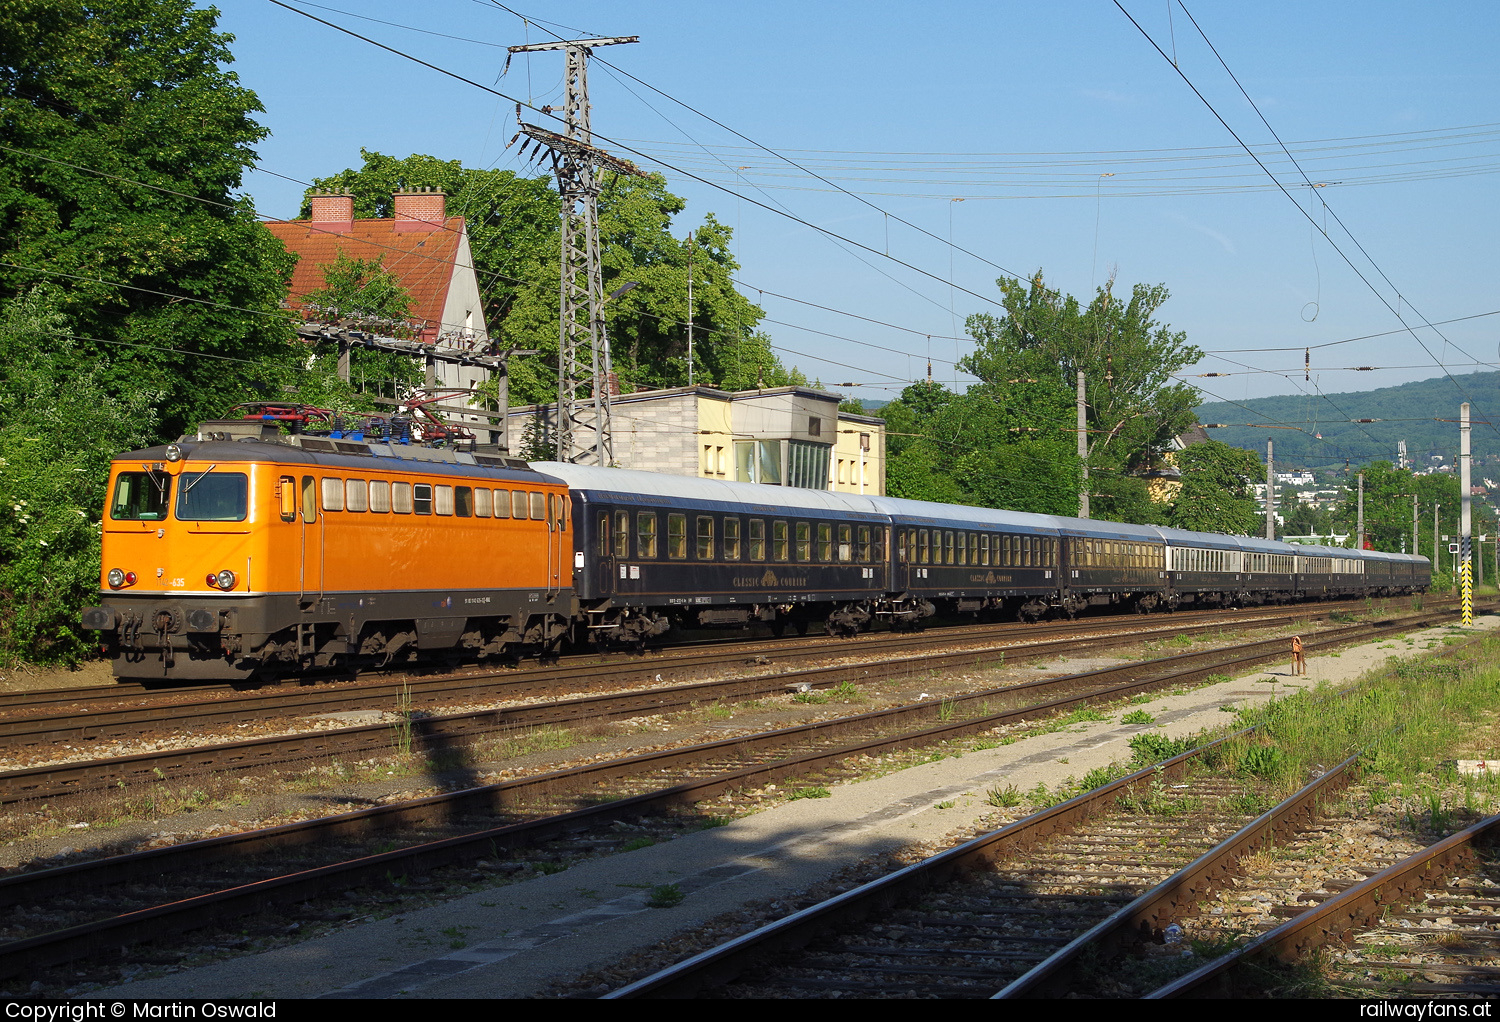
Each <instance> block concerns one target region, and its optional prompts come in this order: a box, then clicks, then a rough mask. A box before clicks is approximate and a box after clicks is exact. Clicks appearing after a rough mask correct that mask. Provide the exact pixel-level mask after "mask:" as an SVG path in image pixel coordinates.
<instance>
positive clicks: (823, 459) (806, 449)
mask: <svg viewBox="0 0 1500 1022" xmlns="http://www.w3.org/2000/svg"><path fill="white" fill-rule="evenodd" d="M830 451H831V448H830V447H829V445H828V444H810V443H808V442H806V441H805V440H788V441H787V479H786V481H787V485H788V486H802V487H805V488H807V489H809V490H826V489H828V469H829V464H828V462H829V457H828V456H829V452H830Z"/></svg>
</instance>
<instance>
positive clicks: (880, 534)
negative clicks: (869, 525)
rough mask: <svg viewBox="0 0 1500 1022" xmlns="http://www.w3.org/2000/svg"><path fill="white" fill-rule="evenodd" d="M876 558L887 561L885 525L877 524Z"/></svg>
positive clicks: (878, 560) (877, 560)
mask: <svg viewBox="0 0 1500 1022" xmlns="http://www.w3.org/2000/svg"><path fill="white" fill-rule="evenodd" d="M875 560H876V562H878V563H882V564H883V563H885V526H884V525H877V526H875Z"/></svg>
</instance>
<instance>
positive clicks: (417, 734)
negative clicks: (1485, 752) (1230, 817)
mask: <svg viewBox="0 0 1500 1022" xmlns="http://www.w3.org/2000/svg"><path fill="white" fill-rule="evenodd" d="M1451 613H1452V612H1450V611H1424V612H1422V613H1421V614H1420V615H1418V616H1416V617H1415V618H1410V619H1399V620H1398V621H1397V622H1396V623H1388V624H1386V625H1384V626H1377V625H1373V624H1368V625H1367V624H1352V625H1347V626H1344V627H1342V628H1338V629H1334V630H1332V631H1330V632H1325V633H1323V636H1322V637H1321V638H1320V639H1319V640H1317V641H1314V642H1308V643H1304V646H1305V647H1306V648H1309V649H1317V648H1323V647H1326V646H1329V645H1337V644H1340V643H1343V642H1348V641H1351V640H1352V639H1353V638H1355V637H1356V635H1355V633H1359V635H1366V634H1368V635H1370V636H1376V635H1382V634H1386V633H1388V632H1391V631H1404V630H1408V629H1410V628H1413V627H1421V626H1422V625H1423V624H1424V623H1431V622H1432V621H1435V620H1441V619H1442V618H1444V617H1448V616H1451ZM1212 627H1216V626H1211V625H1204V626H1200V628H1212ZM1176 631H1179V632H1180V631H1186V630H1184V629H1176ZM1118 639H1119V637H1118V636H1106V637H1104V639H1103V641H1105V642H1106V643H1109V642H1115V641H1118ZM1126 641H1132V640H1129V639H1127V640H1126ZM1284 641H1285V640H1282V639H1267V640H1262V641H1260V642H1254V643H1247V644H1243V645H1242V646H1240V647H1231V648H1230V649H1228V650H1203V651H1199V652H1193V653H1184V654H1180V655H1178V656H1176V657H1168V658H1164V659H1162V660H1154V661H1144V662H1142V663H1139V664H1130V665H1126V666H1122V667H1117V668H1106V669H1103V670H1101V671H1090V672H1084V673H1083V674H1079V675H1068V676H1064V677H1061V678H1052V679H1042V680H1039V681H1034V682H1026V683H1023V684H1020V685H1014V686H1007V687H1005V688H1001V689H991V690H987V691H984V692H980V693H971V694H969V695H966V696H960V697H956V698H955V699H954V700H949V701H950V702H956V703H959V704H962V703H966V702H976V701H980V700H994V699H997V698H1002V697H1005V696H1010V695H1014V694H1015V693H1018V692H1023V691H1026V690H1028V689H1033V688H1038V687H1041V686H1045V687H1048V688H1055V687H1062V686H1065V685H1067V684H1076V683H1078V681H1079V680H1080V679H1098V680H1103V679H1104V678H1107V677H1108V676H1110V675H1117V676H1120V677H1127V678H1130V677H1134V676H1135V675H1136V674H1137V673H1139V672H1141V671H1143V670H1147V669H1149V668H1150V667H1151V666H1152V665H1162V664H1174V663H1175V664H1181V663H1185V662H1187V661H1191V660H1197V659H1209V660H1211V661H1212V662H1213V666H1211V667H1208V668H1204V669H1203V670H1201V671H1198V672H1192V673H1194V674H1196V675H1197V676H1200V677H1201V676H1203V675H1206V674H1208V673H1212V671H1213V670H1214V669H1215V668H1217V669H1224V668H1229V667H1237V666H1248V665H1250V664H1253V663H1257V662H1261V661H1264V660H1266V659H1268V658H1270V657H1273V656H1277V655H1280V653H1281V651H1282V644H1283V643H1284ZM1051 645H1052V646H1056V645H1057V644H1056V643H1054V644H1051ZM1062 645H1063V646H1066V647H1068V648H1071V649H1076V648H1077V644H1076V643H1075V642H1064V643H1062ZM1236 649H1239V650H1259V652H1255V653H1251V654H1247V655H1241V656H1226V654H1227V653H1230V652H1233V651H1234V650H1236ZM1015 655H1016V649H1015V647H1009V648H1008V649H1007V648H1004V647H1001V648H991V649H987V650H978V651H975V650H964V651H960V652H955V653H949V654H941V655H931V654H929V655H925V656H913V657H903V658H898V659H894V660H887V661H883V662H881V663H878V664H868V665H864V666H851V665H833V666H829V667H818V668H808V669H806V670H803V671H793V672H786V673H782V674H775V675H769V676H764V677H760V678H749V679H737V680H733V681H728V682H708V683H702V684H699V685H693V686H683V687H680V688H677V689H664V690H650V691H646V692H640V693H629V694H611V695H605V696H586V697H581V698H579V699H576V700H567V701H563V702H556V703H546V704H529V705H523V706H516V707H501V708H497V709H486V710H478V711H470V712H466V713H457V714H446V715H439V716H432V717H425V718H420V719H416V720H413V721H411V738H412V743H413V747H414V748H416V747H420V748H425V749H433V750H436V749H444V748H452V747H454V746H455V745H462V744H465V743H467V742H469V741H472V740H474V739H476V738H480V737H482V736H484V735H489V734H493V733H495V732H497V731H504V730H510V729H515V728H522V727H537V726H545V725H551V724H558V723H566V722H571V721H576V720H579V719H605V718H609V717H616V718H618V717H631V716H639V715H642V714H646V713H662V712H668V711H670V710H672V709H679V708H682V707H685V706H690V705H692V704H694V703H699V704H701V703H703V702H712V701H714V700H715V699H717V698H734V696H733V695H732V694H730V695H724V694H722V693H733V692H734V691H736V690H738V691H748V690H755V689H754V686H762V687H761V688H760V689H759V691H762V692H763V691H767V690H781V689H784V688H785V687H786V686H789V685H799V684H806V685H809V686H814V685H819V686H824V687H826V686H828V685H837V684H839V683H840V682H841V681H844V680H849V679H851V677H852V676H853V675H854V674H855V673H856V672H858V673H859V675H860V676H861V677H862V678H865V679H871V678H877V677H880V676H881V672H884V674H885V675H887V676H889V675H892V674H899V673H901V672H902V671H907V670H910V669H911V668H913V667H920V668H921V669H922V670H931V669H934V668H939V667H947V666H975V667H977V666H980V665H981V664H982V663H983V662H984V661H985V658H986V657H994V656H999V657H1002V658H1004V657H1007V656H1010V657H1014V656H1015ZM1039 655H1046V653H1042V654H1039ZM1184 680H1186V679H1184ZM1129 690H1131V686H1130V685H1128V684H1127V685H1124V686H1115V687H1114V688H1112V689H1110V690H1109V691H1114V692H1119V693H1120V694H1124V693H1125V692H1126V691H1129ZM715 693H721V694H715ZM1101 695H1102V693H1101ZM1098 697H1099V696H1097V695H1096V696H1093V698H1098ZM1054 702H1055V700H1054ZM1049 705H1050V704H1049ZM897 709H898V710H899V708H897ZM883 712H892V711H883ZM866 716H868V715H862V716H859V717H853V718H848V719H849V720H854V721H859V720H862V719H864V717H866ZM391 727H392V725H391V724H388V723H379V724H367V725H358V726H354V727H345V728H332V729H327V730H322V731H312V732H305V733H300V734H295V735H284V736H275V737H268V738H258V739H249V740H246V741H240V742H225V743H220V744H216V745H204V746H198V747H194V748H190V749H176V750H165V751H160V752H148V753H139V754H135V755H128V756H119V757H111V758H107V759H95V760H85V761H77V762H71V763H58V764H48V765H43V766H38V767H31V768H25V769H19V770H10V771H4V772H0V804H7V803H14V802H20V801H25V800H35V799H56V798H59V797H66V796H68V795H72V794H76V793H79V792H84V791H98V790H101V789H104V788H111V787H128V786H129V785H131V784H141V783H146V784H155V783H161V782H164V781H167V780H169V779H181V778H185V777H188V776H192V775H195V774H198V773H204V772H210V771H212V772H217V773H223V772H226V771H231V770H233V771H245V770H269V769H274V768H276V767H280V766H283V765H286V764H288V763H292V762H298V761H307V760H312V759H327V758H333V757H336V756H351V755H368V754H370V753H372V752H379V751H382V750H385V749H388V748H389V747H390V745H391V741H392V731H391Z"/></svg>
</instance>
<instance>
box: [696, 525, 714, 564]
mask: <svg viewBox="0 0 1500 1022" xmlns="http://www.w3.org/2000/svg"><path fill="white" fill-rule="evenodd" d="M697 524H698V560H700V561H711V560H713V559H714V520H713V518H712V516H710V515H699V516H698V523H697Z"/></svg>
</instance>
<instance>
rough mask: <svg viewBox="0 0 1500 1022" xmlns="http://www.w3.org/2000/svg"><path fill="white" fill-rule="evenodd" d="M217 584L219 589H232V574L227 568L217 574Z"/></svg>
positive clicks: (233, 581) (233, 578) (233, 579)
mask: <svg viewBox="0 0 1500 1022" xmlns="http://www.w3.org/2000/svg"><path fill="white" fill-rule="evenodd" d="M217 582H218V585H219V588H220V589H233V588H234V583H235V577H234V572H232V571H230V570H229V569H228V568H225V569H224V570H223V571H221V572H219V577H218V579H217Z"/></svg>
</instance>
